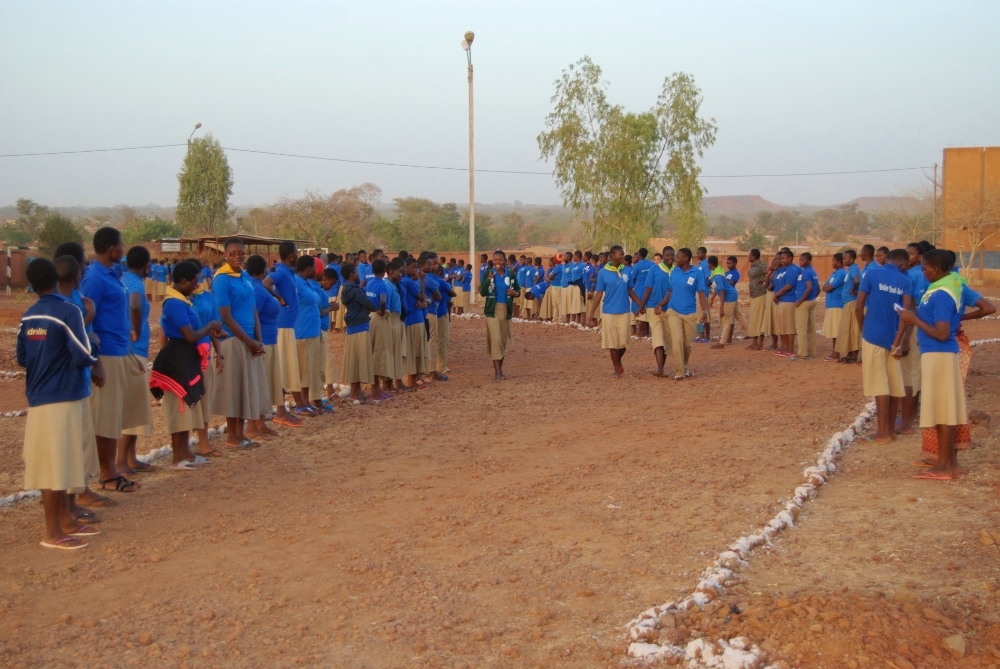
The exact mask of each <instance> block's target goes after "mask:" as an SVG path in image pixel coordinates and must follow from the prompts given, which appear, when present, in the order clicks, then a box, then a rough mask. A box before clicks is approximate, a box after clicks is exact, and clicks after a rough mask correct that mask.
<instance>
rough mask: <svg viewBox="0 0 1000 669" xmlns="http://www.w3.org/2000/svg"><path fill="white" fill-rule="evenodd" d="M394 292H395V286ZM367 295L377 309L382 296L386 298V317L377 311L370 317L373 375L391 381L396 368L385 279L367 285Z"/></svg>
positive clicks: (371, 281)
mask: <svg viewBox="0 0 1000 669" xmlns="http://www.w3.org/2000/svg"><path fill="white" fill-rule="evenodd" d="M392 290H393V291H395V286H393V287H392ZM365 295H367V296H368V299H369V300H371V301H372V304H374V305H375V306H376V307H378V306H379V304H381V301H382V296H383V295H384V296H385V304H386V307H385V309H386V312H385V315H383V316H380V315H379V314H378V312H377V311H376V312H375V313H373V314H371V316H370V318H371V322H370V332H371V346H372V373H373V374H374V375H375V376H381V377H382V378H386V379H391V378H393V376H392V375H393V372H395V371H396V368H395V364H394V362H393V357H392V336H393V333H392V326H391V325H390V324H389V286H387V285H386V281H385V280H384V279H382V278H379V277H377V276H376V277H374V278H372V279H371V280H370V281H368V283H367V284H366V285H365Z"/></svg>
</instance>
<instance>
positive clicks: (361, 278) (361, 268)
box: [344, 249, 372, 318]
mask: <svg viewBox="0 0 1000 669" xmlns="http://www.w3.org/2000/svg"><path fill="white" fill-rule="evenodd" d="M355 255H356V256H357V264H356V265H355V267H354V268H355V270H356V271H357V273H358V280H357V284H358V285H359V286H361V287H362V288H364V287H365V283H366V281H367V279H368V275H369V274H371V272H372V266H371V265H370V264H369V263H368V252H367V251H365V250H364V249H361V250H360V251H358V252H357V253H356V254H355ZM344 317H345V318H346V317H347V316H346V315H345V316H344Z"/></svg>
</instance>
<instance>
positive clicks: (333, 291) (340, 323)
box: [327, 263, 344, 331]
mask: <svg viewBox="0 0 1000 669" xmlns="http://www.w3.org/2000/svg"><path fill="white" fill-rule="evenodd" d="M327 267H328V268H329V269H332V270H333V271H335V272H336V273H337V282H336V283H335V284H333V285H332V286H330V290H329V291H328V292H329V294H330V297H332V298H335V299H336V300H337V302H340V291H341V289H342V288H343V286H344V282H343V280H342V279H341V277H340V264H339V263H331V264H329V265H327ZM333 329H334V330H338V331H340V330H343V329H344V310H343V309H338V310H337V311H334V312H333Z"/></svg>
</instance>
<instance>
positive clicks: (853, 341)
mask: <svg viewBox="0 0 1000 669" xmlns="http://www.w3.org/2000/svg"><path fill="white" fill-rule="evenodd" d="M856 258H857V254H856V253H855V251H854V249H847V250H846V251H844V255H843V259H844V272H845V274H844V285H843V287H842V288H841V292H840V296H841V299H842V301H843V303H844V315H843V316H842V317H841V319H840V330H838V331H837V343H836V346H835V347H834V351H836V353H837V355H838V357H839V359H840V362H842V363H845V364H852V363H855V362H857V361H858V351H859V350H860V349H861V329H860V328H859V327H858V319H857V318H851V317H850V315H851V313H853V311H854V307H855V304H854V303H855V301H856V300H857V299H858V288H859V287H860V286H861V269H860V268H859V267H858V265H857V263H855V262H854V261H855V259H856Z"/></svg>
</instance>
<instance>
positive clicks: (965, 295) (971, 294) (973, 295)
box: [925, 284, 983, 314]
mask: <svg viewBox="0 0 1000 669" xmlns="http://www.w3.org/2000/svg"><path fill="white" fill-rule="evenodd" d="M925 292H926V291H925ZM981 299H983V296H982V295H980V294H979V293H977V292H976V291H974V290H972V289H971V288H969V287H968V286H966V285H965V284H962V313H963V314H964V313H965V310H966V309H971V308H972V307H974V306H976V302H978V301H979V300H981Z"/></svg>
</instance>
